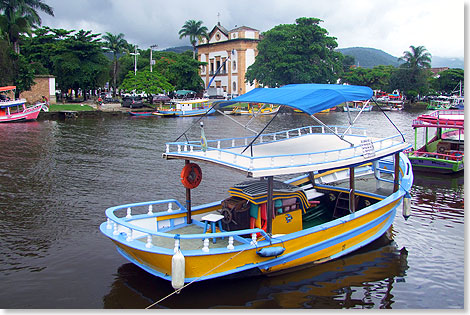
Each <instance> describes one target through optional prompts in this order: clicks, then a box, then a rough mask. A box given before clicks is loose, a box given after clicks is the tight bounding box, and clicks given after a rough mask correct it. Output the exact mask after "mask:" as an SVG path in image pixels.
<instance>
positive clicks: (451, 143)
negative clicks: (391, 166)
mask: <svg viewBox="0 0 470 315" xmlns="http://www.w3.org/2000/svg"><path fill="white" fill-rule="evenodd" d="M464 118H465V117H464V111H463V110H437V111H434V112H432V113H430V114H423V115H420V116H418V118H417V119H415V120H413V124H412V126H413V129H414V130H415V144H414V148H415V149H414V150H413V149H412V150H409V151H407V154H408V158H409V160H410V161H411V164H412V165H413V169H414V170H417V171H426V172H433V173H446V174H452V173H457V172H461V171H462V170H463V169H464ZM419 129H421V130H424V137H425V140H424V145H423V146H421V147H419V148H418V138H419V135H418V130H419ZM416 148H418V149H416Z"/></svg>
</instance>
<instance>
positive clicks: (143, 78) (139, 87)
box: [119, 70, 174, 94]
mask: <svg viewBox="0 0 470 315" xmlns="http://www.w3.org/2000/svg"><path fill="white" fill-rule="evenodd" d="M119 88H120V89H122V90H125V91H127V92H131V91H135V92H136V93H142V92H143V93H146V94H159V93H162V92H163V91H173V89H174V87H173V86H172V85H171V84H170V83H169V82H168V81H167V79H166V78H165V77H164V76H163V75H161V74H160V73H158V72H156V71H154V72H150V71H148V70H144V71H138V72H137V74H135V75H134V71H129V72H128V73H127V75H126V78H125V79H124V81H123V82H122V84H121V86H120V87H119Z"/></svg>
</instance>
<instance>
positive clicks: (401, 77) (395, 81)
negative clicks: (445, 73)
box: [391, 46, 431, 99]
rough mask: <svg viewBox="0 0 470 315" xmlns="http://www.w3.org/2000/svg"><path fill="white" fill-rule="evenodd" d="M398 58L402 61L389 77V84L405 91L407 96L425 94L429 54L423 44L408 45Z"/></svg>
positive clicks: (412, 96) (427, 83)
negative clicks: (408, 48)
mask: <svg viewBox="0 0 470 315" xmlns="http://www.w3.org/2000/svg"><path fill="white" fill-rule="evenodd" d="M410 48H411V51H405V52H403V56H402V57H400V58H399V60H401V61H404V63H403V64H401V65H400V67H399V69H398V70H397V71H395V72H394V73H393V75H392V77H391V84H392V86H394V87H395V88H398V89H400V90H402V91H404V92H405V94H406V95H407V96H408V98H410V99H413V98H415V97H416V96H418V95H426V94H427V92H428V90H429V77H430V71H429V70H428V69H429V68H430V67H431V54H430V53H429V52H428V51H427V50H426V48H425V47H424V46H418V47H415V46H410Z"/></svg>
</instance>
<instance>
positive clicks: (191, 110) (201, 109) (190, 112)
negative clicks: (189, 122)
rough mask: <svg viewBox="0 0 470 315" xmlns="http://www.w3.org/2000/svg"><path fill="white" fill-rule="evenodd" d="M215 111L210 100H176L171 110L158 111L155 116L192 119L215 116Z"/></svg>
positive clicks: (162, 109) (161, 109)
mask: <svg viewBox="0 0 470 315" xmlns="http://www.w3.org/2000/svg"><path fill="white" fill-rule="evenodd" d="M214 112H215V110H214V109H213V108H212V106H210V104H209V99H192V100H181V101H180V100H175V101H173V102H172V105H171V106H170V107H169V108H160V109H157V110H156V111H155V112H154V113H153V115H158V116H174V117H190V116H202V115H210V114H213V113H214Z"/></svg>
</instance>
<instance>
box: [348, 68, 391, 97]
mask: <svg viewBox="0 0 470 315" xmlns="http://www.w3.org/2000/svg"><path fill="white" fill-rule="evenodd" d="M394 71H395V68H394V67H393V66H384V65H380V66H376V67H374V68H372V69H369V68H361V67H358V68H352V69H351V70H350V71H349V72H345V73H344V74H343V75H342V76H341V82H343V83H348V84H352V85H365V86H368V87H370V88H371V89H373V90H382V91H389V92H391V90H393V89H391V87H390V78H391V75H392V73H393V72H394Z"/></svg>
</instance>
